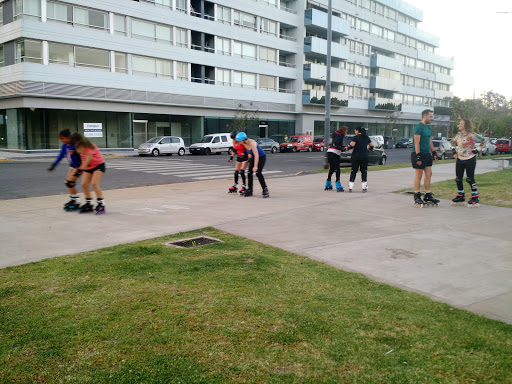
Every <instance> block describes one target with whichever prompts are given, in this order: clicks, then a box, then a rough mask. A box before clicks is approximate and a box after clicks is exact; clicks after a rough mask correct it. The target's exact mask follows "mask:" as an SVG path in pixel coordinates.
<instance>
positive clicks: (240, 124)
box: [231, 104, 260, 132]
mask: <svg viewBox="0 0 512 384" xmlns="http://www.w3.org/2000/svg"><path fill="white" fill-rule="evenodd" d="M259 123H260V118H259V116H258V111H250V110H248V109H245V108H244V106H243V105H242V104H238V108H237V110H236V112H235V116H234V117H233V119H232V120H231V129H232V130H235V131H238V132H247V130H248V129H249V128H250V127H254V126H256V127H257V126H259Z"/></svg>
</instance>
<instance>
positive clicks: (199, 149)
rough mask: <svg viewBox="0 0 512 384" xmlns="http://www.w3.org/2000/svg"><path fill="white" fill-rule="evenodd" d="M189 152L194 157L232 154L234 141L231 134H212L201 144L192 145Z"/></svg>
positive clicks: (204, 138) (205, 137)
mask: <svg viewBox="0 0 512 384" xmlns="http://www.w3.org/2000/svg"><path fill="white" fill-rule="evenodd" d="M188 151H189V152H190V153H191V154H193V155H195V154H200V155H210V154H212V153H218V154H220V153H222V152H227V153H228V154H231V151H233V139H231V136H230V134H229V133H212V134H210V135H206V136H204V137H203V139H202V140H201V141H200V142H199V143H194V144H191V145H190V147H189V149H188Z"/></svg>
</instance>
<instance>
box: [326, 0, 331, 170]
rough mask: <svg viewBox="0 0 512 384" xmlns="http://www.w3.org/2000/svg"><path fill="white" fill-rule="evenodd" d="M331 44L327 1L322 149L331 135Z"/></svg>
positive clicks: (327, 143)
mask: <svg viewBox="0 0 512 384" xmlns="http://www.w3.org/2000/svg"><path fill="white" fill-rule="evenodd" d="M331 44H332V0H329V5H328V8H327V78H326V80H325V82H326V84H325V125H324V147H325V148H327V146H328V145H329V138H330V133H331ZM327 168H329V165H328V161H327V150H326V151H325V152H324V169H327Z"/></svg>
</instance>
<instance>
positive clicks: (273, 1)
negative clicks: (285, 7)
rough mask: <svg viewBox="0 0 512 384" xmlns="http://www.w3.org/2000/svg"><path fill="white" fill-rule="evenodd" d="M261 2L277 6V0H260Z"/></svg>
mask: <svg viewBox="0 0 512 384" xmlns="http://www.w3.org/2000/svg"><path fill="white" fill-rule="evenodd" d="M261 2H262V3H263V4H267V5H270V6H273V7H276V8H277V0H261Z"/></svg>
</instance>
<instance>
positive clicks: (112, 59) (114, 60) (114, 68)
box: [110, 51, 116, 72]
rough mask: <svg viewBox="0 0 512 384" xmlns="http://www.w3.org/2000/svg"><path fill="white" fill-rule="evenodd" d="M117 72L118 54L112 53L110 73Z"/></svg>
mask: <svg viewBox="0 0 512 384" xmlns="http://www.w3.org/2000/svg"><path fill="white" fill-rule="evenodd" d="M115 71H116V53H115V52H114V51H110V72H115Z"/></svg>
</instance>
